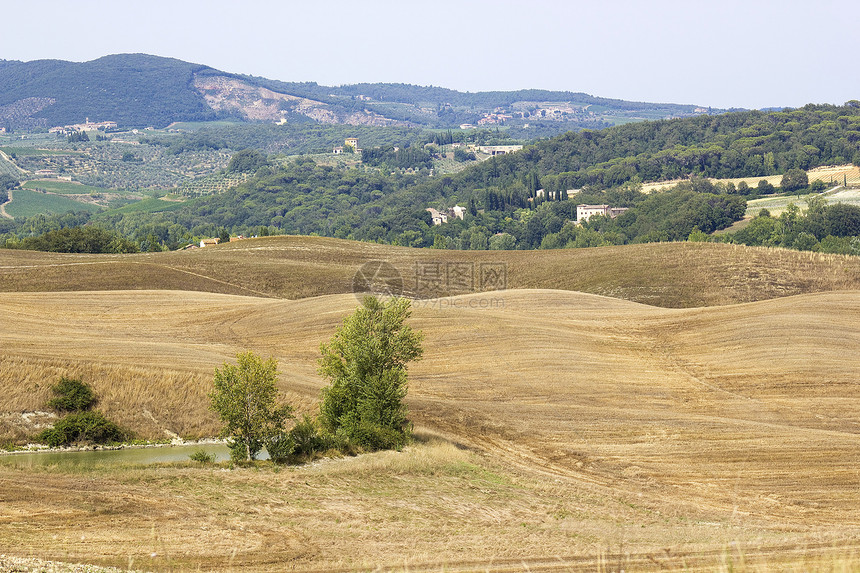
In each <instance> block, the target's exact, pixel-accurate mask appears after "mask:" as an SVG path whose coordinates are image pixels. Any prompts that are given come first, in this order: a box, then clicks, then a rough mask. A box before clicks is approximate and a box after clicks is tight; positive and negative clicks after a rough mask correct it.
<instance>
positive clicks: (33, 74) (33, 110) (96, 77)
mask: <svg viewBox="0 0 860 573" xmlns="http://www.w3.org/2000/svg"><path fill="white" fill-rule="evenodd" d="M206 69H207V67H206V66H201V65H197V64H190V63H187V62H183V61H180V60H175V59H171V58H155V57H152V56H147V55H143V54H123V55H118V56H106V57H104V58H99V59H98V60H93V61H91V62H83V63H76V62H64V61H60V60H38V61H34V62H13V61H2V62H0V125H5V124H10V125H11V127H13V128H22V127H31V128H32V127H39V126H41V127H50V126H56V125H67V124H73V123H82V122H83V121H84V119H85V118H87V117H89V118H90V120H91V121H115V122H117V123H118V124H119V125H121V126H127V127H145V126H148V125H154V126H158V127H163V126H165V125H167V124H169V123H171V122H174V121H203V120H211V119H215V113H214V112H213V111H212V110H211V109H210V108H209V106H207V105H206V102H205V101H204V100H203V97H202V96H201V95H200V94H199V93H198V92H197V91H195V90H193V89H191V88H190V83H191V80H192V78H193V75H194V74H195V73H199V72H202V71H204V70H206ZM28 102H29V109H27V107H28ZM16 104H17V107H16ZM19 108H20V109H19ZM14 109H18V111H17V113H15V114H13V113H12V110H14ZM28 111H29V112H30V113H27V112H28ZM4 116H5V117H4Z"/></svg>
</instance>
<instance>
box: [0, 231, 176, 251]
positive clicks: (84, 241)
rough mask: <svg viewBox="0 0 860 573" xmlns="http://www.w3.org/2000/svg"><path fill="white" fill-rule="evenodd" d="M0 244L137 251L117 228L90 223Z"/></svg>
mask: <svg viewBox="0 0 860 573" xmlns="http://www.w3.org/2000/svg"><path fill="white" fill-rule="evenodd" d="M4 246H5V247H6V248H7V249H27V250H31V251H49V252H53V253H136V252H138V251H139V250H140V246H139V245H138V243H136V242H134V241H132V240H130V239H127V238H126V237H124V236H123V235H121V234H120V233H118V232H117V231H114V230H108V229H103V228H101V227H97V226H92V225H86V226H76V227H64V228H62V229H55V230H51V231H47V232H45V233H43V234H40V235H35V236H30V237H24V238H22V239H18V240H16V239H14V238H10V239H6V241H5V244H4ZM158 250H161V249H160V248H159V249H158Z"/></svg>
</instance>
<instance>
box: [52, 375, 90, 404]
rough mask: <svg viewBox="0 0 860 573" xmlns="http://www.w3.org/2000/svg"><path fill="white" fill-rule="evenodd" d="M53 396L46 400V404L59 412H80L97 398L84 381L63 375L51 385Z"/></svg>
mask: <svg viewBox="0 0 860 573" xmlns="http://www.w3.org/2000/svg"><path fill="white" fill-rule="evenodd" d="M51 391H52V392H53V393H54V398H52V399H51V400H49V401H48V403H47V406H48V407H49V408H53V409H54V410H57V411H59V412H82V411H84V410H89V409H90V408H92V407H93V406H95V405H96V402H98V400H97V399H96V395H95V393H94V392H93V389H92V388H90V386H89V385H88V384H86V383H85V382H83V381H81V380H78V379H76V378H66V377H65V376H63V377H62V378H60V381H59V382H57V383H56V384H55V385H54V386H52V387H51Z"/></svg>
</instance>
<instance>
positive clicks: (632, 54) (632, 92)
mask: <svg viewBox="0 0 860 573" xmlns="http://www.w3.org/2000/svg"><path fill="white" fill-rule="evenodd" d="M0 7H2V9H0V14H2V19H3V26H2V28H3V32H2V34H0V59H6V60H21V61H30V60H38V59H60V60H70V61H78V62H82V61H88V60H93V59H96V58H99V57H101V56H105V55H109V54H118V53H146V54H152V55H157V56H166V57H173V58H178V59H181V60H185V61H190V62H195V63H199V64H205V65H208V66H211V67H213V68H217V69H219V70H222V71H227V72H233V73H241V74H250V75H255V76H262V77H266V78H270V79H276V80H282V81H313V82H317V83H319V84H322V85H342V84H353V83H360V82H393V83H409V84H417V85H425V86H426V85H433V86H440V87H446V88H451V89H456V90H459V91H470V92H476V91H489V90H517V89H531V88H537V89H549V90H563V91H573V92H585V93H588V94H591V95H594V96H600V97H608V98H617V99H624V100H632V101H646V102H655V103H656V102H661V103H680V104H697V105H702V106H706V107H707V106H710V107H715V108H723V109H725V108H751V109H760V108H767V107H799V106H802V105H805V104H807V103H832V104H842V103H844V102H846V101H848V100H852V99H860V66H858V65H857V63H858V55H860V33H858V32H857V30H855V29H854V28H856V23H857V20H858V16H857V14H858V12H857V5H856V3H855V1H854V0H816V1H815V2H810V1H809V0H802V1H801V0H778V1H775V0H774V1H772V0H761V1H759V0H745V1H740V0H718V1H713V2H702V1H697V0H686V1H683V2H682V1H680V0H650V1H648V0H641V1H628V0H591V1H589V2H580V1H578V0H575V1H564V0H528V1H514V0H495V1H485V0H474V1H470V0H458V1H456V0H433V1H425V0H354V1H343V0H325V1H320V0H317V1H313V0H302V1H301V2H293V1H290V0H278V1H268V0H243V1H241V2H239V1H236V0H230V1H223V0H208V1H205V2H204V1H199V0H172V1H164V0H149V1H147V2H140V1H117V0H74V1H72V0H62V1H60V0H28V1H27V2H21V1H18V0H0Z"/></svg>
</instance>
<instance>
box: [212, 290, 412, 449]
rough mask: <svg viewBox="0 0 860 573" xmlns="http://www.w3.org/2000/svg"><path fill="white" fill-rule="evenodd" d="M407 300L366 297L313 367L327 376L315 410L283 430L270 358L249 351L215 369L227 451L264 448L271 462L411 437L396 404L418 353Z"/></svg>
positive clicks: (398, 443)
mask: <svg viewBox="0 0 860 573" xmlns="http://www.w3.org/2000/svg"><path fill="white" fill-rule="evenodd" d="M409 315H410V308H409V301H408V300H406V299H391V300H389V301H388V302H384V303H383V302H380V301H379V300H377V299H375V298H373V297H367V298H365V299H364V301H363V302H362V306H361V307H359V308H358V309H357V310H356V311H355V313H353V314H352V315H351V316H349V317H347V318H346V319H345V320H344V322H343V324H342V325H341V326H340V328H338V330H337V332H336V333H335V335H334V336H333V337H332V339H331V340H330V341H329V343H328V344H325V343H324V344H322V345H321V347H320V352H321V353H322V357H321V358H320V361H319V364H320V374H322V375H323V376H324V377H326V378H327V379H328V380H329V385H328V386H327V387H326V388H324V389H323V391H322V400H321V403H320V411H319V415H318V416H317V417H315V418H312V417H310V416H305V417H304V419H303V420H301V421H299V422H298V423H296V424H295V425H294V426H293V428H292V429H291V430H289V431H286V429H285V427H286V424H287V422H288V420H290V419H292V418H293V409H292V407H291V406H289V405H288V404H284V403H282V402H281V401H279V399H278V390H277V386H276V383H277V379H278V370H277V363H276V362H275V360H274V359H272V358H270V359H269V360H266V361H263V360H262V359H261V358H260V357H259V356H257V355H255V354H254V353H252V352H246V353H241V354H239V355H238V356H237V364H236V365H235V366H234V365H231V364H226V363H225V364H224V366H223V368H221V369H216V370H215V379H214V389H213V391H212V393H211V394H210V400H211V408H212V409H213V410H214V411H215V412H217V413H218V415H219V417H220V419H221V420H222V421H223V422H224V428H223V435H224V436H227V437H229V438H230V440H229V442H228V443H229V445H230V451H231V458H232V459H233V460H234V461H237V462H238V461H245V462H250V461H252V460H254V459H255V458H256V456H257V454H258V453H259V452H260V451H261V450H262V449H263V448H266V450H267V452H268V453H269V457H270V458H271V459H272V460H273V461H275V462H280V463H283V462H295V461H301V460H305V459H308V458H309V457H312V456H314V455H317V454H319V453H321V452H325V451H327V450H338V451H341V452H355V451H362V450H363V451H374V450H381V449H390V448H400V447H402V446H404V445H405V444H406V443H407V442H408V440H409V439H410V436H411V426H410V424H409V421H408V420H407V417H406V414H407V412H406V406H405V404H404V403H403V400H404V398H405V397H406V391H407V383H408V380H407V374H406V368H407V364H408V363H409V362H411V361H413V360H417V359H420V357H421V354H422V348H421V339H422V335H421V334H420V333H418V332H415V331H413V330H412V328H411V327H409V326H408V325H407V324H406V320H407V319H408V318H409Z"/></svg>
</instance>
